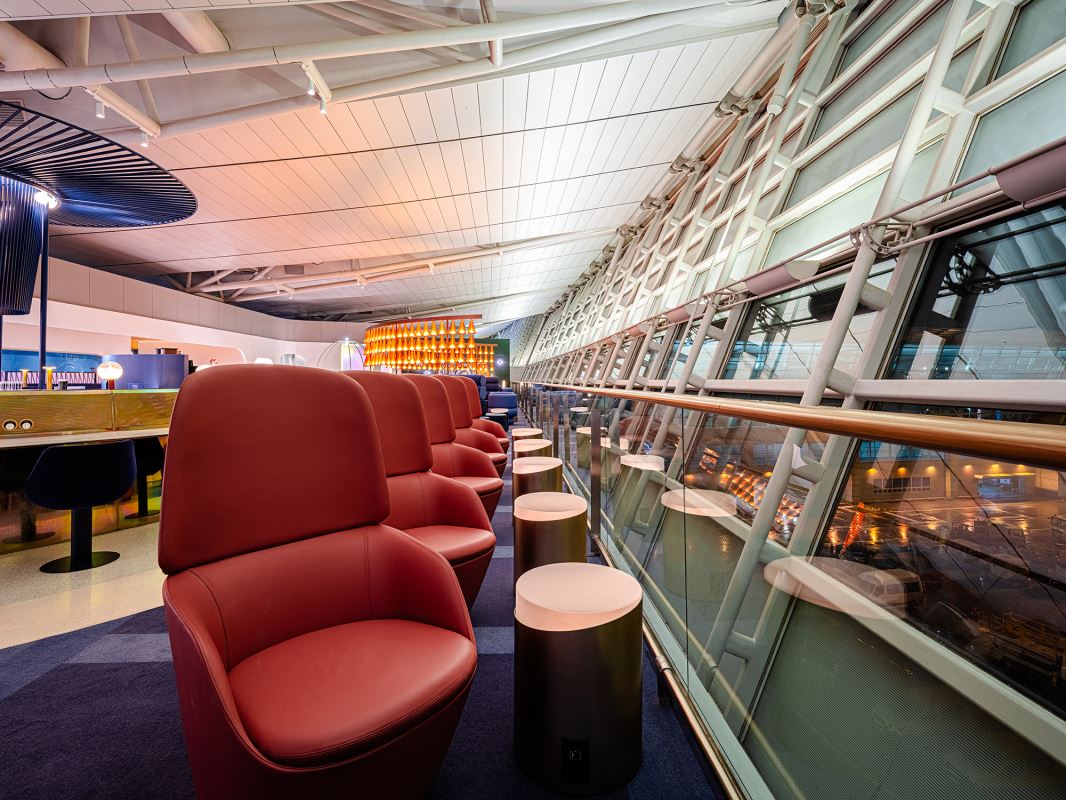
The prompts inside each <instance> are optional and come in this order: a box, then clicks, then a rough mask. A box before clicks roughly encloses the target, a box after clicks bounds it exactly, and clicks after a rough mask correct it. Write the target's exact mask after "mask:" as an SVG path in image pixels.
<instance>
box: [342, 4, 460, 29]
mask: <svg viewBox="0 0 1066 800" xmlns="http://www.w3.org/2000/svg"><path fill="white" fill-rule="evenodd" d="M355 4H356V5H360V6H366V7H367V8H373V9H375V10H377V11H385V12H387V13H389V14H393V15H395V16H397V17H403V18H404V19H410V20H414V21H415V22H421V23H422V24H423V25H428V26H429V27H431V28H452V27H457V26H460V25H466V24H467V23H466V22H464V21H463V20H461V19H453V18H452V17H446V16H444V15H443V14H436V13H434V12H432V11H426V10H425V9H422V8H412V7H411V6H407V5H404V4H403V3H394V2H391V0H355Z"/></svg>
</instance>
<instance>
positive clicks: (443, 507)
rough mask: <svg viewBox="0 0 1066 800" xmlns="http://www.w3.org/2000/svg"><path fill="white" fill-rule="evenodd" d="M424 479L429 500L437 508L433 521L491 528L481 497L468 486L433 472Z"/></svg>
mask: <svg viewBox="0 0 1066 800" xmlns="http://www.w3.org/2000/svg"><path fill="white" fill-rule="evenodd" d="M424 480H425V481H426V482H425V488H426V492H427V494H428V495H429V500H430V502H432V503H433V504H434V508H435V509H437V513H436V514H435V515H434V516H435V518H436V520H435V521H437V522H439V523H440V524H442V525H458V526H460V527H463V528H478V529H480V530H483V531H491V530H492V522H491V520H489V515H488V514H486V513H485V506H484V504H483V503H482V502H481V498H480V497H478V495H477V492H475V491H474V490H473V489H471V488H470V487H469V486H467V485H465V484H462V483H459V481H453V480H452V479H451V478H446V477H445V476H443V475H435V474H433V473H426V475H425V476H424Z"/></svg>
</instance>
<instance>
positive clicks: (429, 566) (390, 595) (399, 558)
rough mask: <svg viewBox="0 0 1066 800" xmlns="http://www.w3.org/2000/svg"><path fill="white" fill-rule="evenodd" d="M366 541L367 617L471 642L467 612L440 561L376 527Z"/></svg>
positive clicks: (403, 537)
mask: <svg viewBox="0 0 1066 800" xmlns="http://www.w3.org/2000/svg"><path fill="white" fill-rule="evenodd" d="M373 534H374V535H373V536H368V537H367V545H368V549H369V555H370V560H369V563H370V585H371V591H372V595H371V600H370V603H371V612H372V614H373V615H374V617H376V618H379V619H384V618H393V619H408V620H413V621H415V622H422V623H425V624H426V625H433V626H434V627H437V628H444V629H446V630H450V631H455V632H456V633H458V634H460V635H462V636H465V637H466V638H467V639H469V640H470V641H474V628H473V626H472V625H471V623H470V612H469V611H468V610H467V608H466V601H465V600H464V599H463V591H462V589H460V588H459V581H458V579H457V578H456V577H455V570H453V569H452V567H451V565H450V564H449V563H448V562H447V560H446V559H445V558H444V556H442V555H440V554H439V553H436V552H434V551H433V550H431V549H429V548H428V547H426V546H425V545H424V544H422V543H421V542H418V541H416V540H415V539H412V538H411V537H410V536H408V535H407V534H406V533H403V532H402V531H399V530H397V529H396V528H390V527H388V526H386V525H380V526H377V527H376V528H375V530H374V531H373Z"/></svg>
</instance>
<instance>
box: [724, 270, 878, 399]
mask: <svg viewBox="0 0 1066 800" xmlns="http://www.w3.org/2000/svg"><path fill="white" fill-rule="evenodd" d="M891 270H892V263H891V262H887V263H885V264H881V265H878V267H877V268H876V269H875V270H874V273H873V276H872V277H871V281H870V282H871V283H873V284H874V285H875V286H880V287H882V288H884V287H886V286H887V285H888V280H889V275H890V273H891ZM846 280H847V274H841V275H834V276H832V277H830V278H826V279H825V280H821V281H817V282H815V283H811V284H808V285H806V286H801V287H799V288H797V289H794V290H792V291H790V292H785V293H784V294H780V295H775V296H774V297H770V298H767V299H765V300H760V301H756V302H755V303H752V304H751V308H750V309H749V310H748V314H747V317H746V319H745V321H744V326H743V327H742V328H741V331H740V335H739V336H738V338H737V343H736V344H735V345H734V346H733V354H732V355H731V356H730V358H729V363H728V364H727V365H726V371H725V375H724V377H726V378H739V379H760V378H764V379H779V380H780V379H799V378H807V377H809V376H810V374H811V368H812V367H813V366H814V362H815V359H817V357H818V354H819V353H820V352H821V349H822V341H823V340H824V339H825V335H826V332H827V331H828V330H829V324H830V321H831V319H832V316H833V311H834V310H835V309H836V305H837V302H838V301H839V299H840V293H841V292H842V291H843V287H844V282H845V281H846ZM875 319H876V315H875V314H874V313H873V312H872V311H871V310H870V309H864V308H862V307H860V309H859V313H857V314H856V315H855V317H854V318H853V319H852V321H851V324H850V325H849V326H848V337H847V338H846V339H845V341H844V345H843V346H842V347H841V350H840V356H839V357H838V358H837V361H836V366H837V369H841V370H844V371H849V370H853V369H856V368H857V366H858V363H859V361H860V359H861V358H862V353H863V349H864V348H865V345H866V339H867V337H868V336H869V333H870V331H871V330H872V328H873V324H874V321H875Z"/></svg>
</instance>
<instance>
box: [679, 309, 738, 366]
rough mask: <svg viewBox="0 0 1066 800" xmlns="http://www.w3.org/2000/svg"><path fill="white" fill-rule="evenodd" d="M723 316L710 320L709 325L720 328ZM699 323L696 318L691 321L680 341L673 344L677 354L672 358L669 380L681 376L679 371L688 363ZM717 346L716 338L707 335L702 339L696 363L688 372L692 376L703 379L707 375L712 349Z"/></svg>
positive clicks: (723, 324)
mask: <svg viewBox="0 0 1066 800" xmlns="http://www.w3.org/2000/svg"><path fill="white" fill-rule="evenodd" d="M725 319H726V318H725V316H722V317H719V318H717V319H715V320H713V321H712V322H711V325H712V326H713V327H715V328H717V329H718V330H722V329H723V328H724V327H725ZM699 327H700V323H699V321H698V320H697V321H696V322H693V323H692V324H691V325H690V326H689V328H688V330H687V331H686V332H685V335H684V336H683V337H682V338H681V339H680V342H679V343H677V344H675V348H679V350H680V352H678V354H677V356H676V357H675V358H674V361H673V367H672V368H671V370H670V375H669V378H670V380H677V379H678V378H680V377H681V373H682V372H684V371H685V365H686V364H687V363H688V359H689V353H690V351H691V350H692V345H693V343H694V342H695V340H696V339H695V337H696V334H697V333H698V332H699ZM717 346H718V340H717V339H712V338H711V337H710V336H708V337H707V338H706V339H704V340H703V346H702V347H701V348H700V352H699V355H697V356H696V363H695V364H693V365H692V372H691V373H689V374H690V375H691V376H692V378H694V379H695V378H699V379H700V380H703V379H704V378H706V377H707V370H708V369H709V368H710V366H711V358H713V357H714V349H715V347H717Z"/></svg>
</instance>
